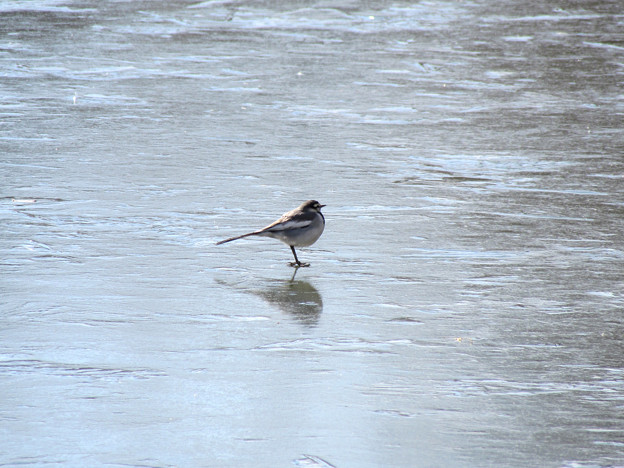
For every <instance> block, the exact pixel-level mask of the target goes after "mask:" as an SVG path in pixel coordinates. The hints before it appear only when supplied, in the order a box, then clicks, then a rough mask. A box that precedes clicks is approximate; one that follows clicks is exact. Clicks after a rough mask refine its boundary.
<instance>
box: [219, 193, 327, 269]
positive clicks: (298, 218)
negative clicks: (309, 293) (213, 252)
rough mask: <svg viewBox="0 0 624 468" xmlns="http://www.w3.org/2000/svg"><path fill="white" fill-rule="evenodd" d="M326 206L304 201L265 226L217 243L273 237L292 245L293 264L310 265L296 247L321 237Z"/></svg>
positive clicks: (311, 242) (303, 245)
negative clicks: (302, 261) (322, 209)
mask: <svg viewBox="0 0 624 468" xmlns="http://www.w3.org/2000/svg"><path fill="white" fill-rule="evenodd" d="M324 206H325V205H321V204H320V203H319V202H317V201H316V200H308V201H307V202H304V203H302V204H301V206H299V208H295V209H294V210H292V211H289V212H288V213H284V214H283V215H282V217H281V218H280V219H278V220H277V221H275V222H274V223H271V224H269V225H268V226H267V227H265V228H262V229H260V230H258V231H254V232H249V233H247V234H243V235H242V236H236V237H230V238H229V239H225V240H222V241H220V242H217V245H220V244H225V243H226V242H230V241H233V240H236V239H242V238H243V237H249V236H263V237H272V238H274V239H277V240H280V241H282V242H283V243H284V244H286V245H288V246H290V250H292V253H293V255H294V256H295V262H294V263H291V264H290V265H291V266H294V267H302V266H310V264H309V263H301V262H300V261H299V259H298V258H297V252H295V247H307V246H309V245H312V244H314V243H315V242H316V241H317V240H318V238H319V237H321V234H323V229H325V218H324V217H323V213H321V208H323V207H324Z"/></svg>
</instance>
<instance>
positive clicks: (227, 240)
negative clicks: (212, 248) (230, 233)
mask: <svg viewBox="0 0 624 468" xmlns="http://www.w3.org/2000/svg"><path fill="white" fill-rule="evenodd" d="M261 232H262V231H254V232H248V233H247V234H243V235H242V236H235V237H230V238H229V239H225V240H222V241H219V242H217V245H221V244H225V243H226V242H232V241H235V240H238V239H242V238H243V237H249V236H257V235H258V234H260V233H261Z"/></svg>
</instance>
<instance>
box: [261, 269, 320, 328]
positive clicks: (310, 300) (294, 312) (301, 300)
mask: <svg viewBox="0 0 624 468" xmlns="http://www.w3.org/2000/svg"><path fill="white" fill-rule="evenodd" d="M296 275H297V271H296V270H295V273H294V274H293V276H292V278H291V279H290V280H286V281H284V280H279V281H275V282H272V283H271V285H270V286H268V287H267V288H266V289H265V290H263V291H258V292H257V294H258V295H259V296H260V297H262V298H263V299H265V300H266V301H267V302H269V303H270V304H273V305H275V306H277V307H278V308H279V309H280V310H281V311H283V312H285V313H287V314H288V315H291V316H292V317H294V318H295V319H296V320H297V321H298V322H300V323H302V324H303V325H306V326H308V327H313V326H315V325H316V324H317V323H318V321H319V318H320V317H321V312H322V311H323V299H322V298H321V295H320V293H319V292H318V290H317V289H316V288H315V287H314V286H312V285H311V284H310V283H308V282H307V281H303V280H296V279H295V276H296Z"/></svg>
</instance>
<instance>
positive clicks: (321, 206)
mask: <svg viewBox="0 0 624 468" xmlns="http://www.w3.org/2000/svg"><path fill="white" fill-rule="evenodd" d="M324 206H327V205H320V206H319V208H323V207H324Z"/></svg>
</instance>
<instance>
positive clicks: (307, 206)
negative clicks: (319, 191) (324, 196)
mask: <svg viewBox="0 0 624 468" xmlns="http://www.w3.org/2000/svg"><path fill="white" fill-rule="evenodd" d="M324 206H325V205H321V204H320V203H319V202H317V201H316V200H308V201H307V202H305V203H303V204H302V205H301V209H302V210H303V211H308V210H313V211H318V212H319V213H320V212H321V208H323V207H324Z"/></svg>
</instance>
